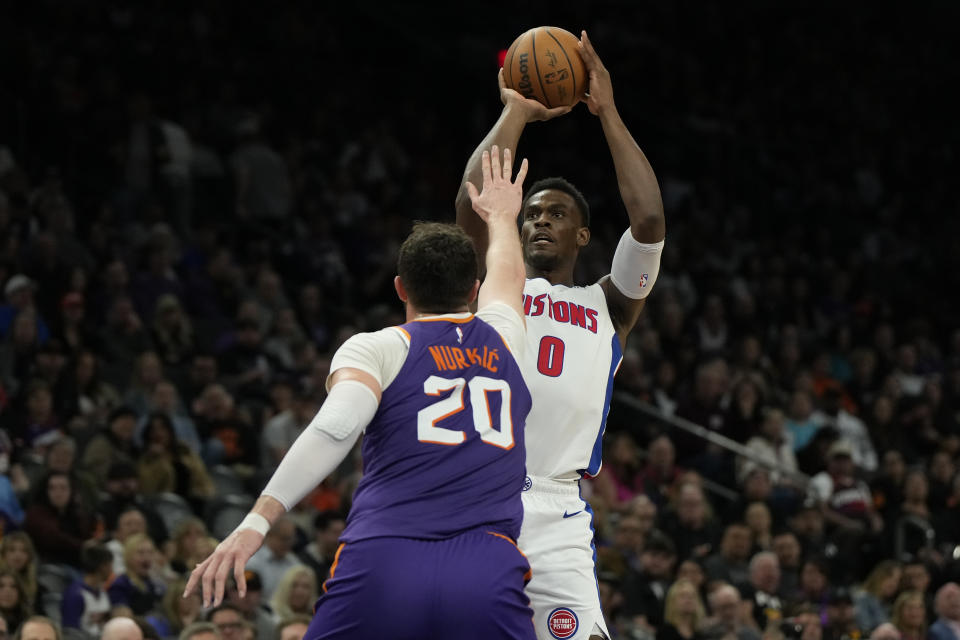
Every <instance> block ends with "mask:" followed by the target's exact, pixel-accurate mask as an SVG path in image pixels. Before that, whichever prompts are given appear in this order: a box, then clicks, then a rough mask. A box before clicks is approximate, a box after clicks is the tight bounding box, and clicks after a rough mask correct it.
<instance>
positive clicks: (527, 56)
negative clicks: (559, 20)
mask: <svg viewBox="0 0 960 640" xmlns="http://www.w3.org/2000/svg"><path fill="white" fill-rule="evenodd" d="M578 42H579V38H577V36H575V35H573V34H572V33H570V32H569V31H567V30H565V29H561V28H559V27H535V28H533V29H530V30H529V31H527V32H525V33H524V34H522V35H521V36H520V37H519V38H517V39H516V40H514V41H513V44H511V45H510V48H509V49H507V56H506V58H505V59H504V62H503V80H504V83H505V84H506V85H507V87H509V88H510V89H513V90H514V91H517V92H519V93H521V94H522V95H523V96H524V97H526V98H534V99H536V100H538V101H539V102H541V103H542V104H544V105H546V106H547V107H550V108H552V107H562V106H569V105H573V104H575V103H576V102H577V100H579V99H580V98H581V96H583V94H584V92H585V91H586V90H587V70H586V67H584V65H583V59H582V58H581V57H580V49H579V46H578V44H577V43H578Z"/></svg>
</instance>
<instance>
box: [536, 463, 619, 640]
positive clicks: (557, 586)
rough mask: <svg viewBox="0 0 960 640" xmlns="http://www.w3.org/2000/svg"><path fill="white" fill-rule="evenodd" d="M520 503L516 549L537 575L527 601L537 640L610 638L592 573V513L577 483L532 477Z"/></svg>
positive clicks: (594, 574) (594, 575) (595, 578)
mask: <svg viewBox="0 0 960 640" xmlns="http://www.w3.org/2000/svg"><path fill="white" fill-rule="evenodd" d="M528 487H529V488H528ZM522 497H523V526H522V528H521V529H520V539H519V540H518V541H517V544H518V546H519V547H520V550H521V551H523V553H524V554H526V556H527V560H528V561H529V562H530V569H531V570H532V572H533V577H532V578H531V579H530V582H529V583H528V584H527V596H529V598H530V606H531V607H532V608H533V622H534V625H535V627H536V630H537V640H571V639H572V640H587V639H588V638H589V637H590V636H591V635H593V634H596V633H597V631H595V629H599V630H600V631H602V632H603V635H605V636H606V637H608V638H609V637H610V633H609V632H608V631H607V625H606V623H605V622H604V621H603V612H602V611H601V610H600V592H599V591H598V590H597V577H596V573H595V569H594V562H595V556H596V552H595V550H594V547H593V510H592V509H590V505H588V504H587V503H586V502H585V501H584V500H583V498H581V497H580V485H579V483H577V482H573V481H569V480H568V481H561V480H549V479H545V478H535V477H534V478H529V477H528V478H527V482H525V483H524V490H523V494H522Z"/></svg>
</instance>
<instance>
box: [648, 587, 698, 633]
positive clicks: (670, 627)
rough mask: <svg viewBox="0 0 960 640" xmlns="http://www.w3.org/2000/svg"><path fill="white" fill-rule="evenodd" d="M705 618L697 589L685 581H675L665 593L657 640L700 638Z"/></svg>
mask: <svg viewBox="0 0 960 640" xmlns="http://www.w3.org/2000/svg"><path fill="white" fill-rule="evenodd" d="M705 618H706V614H705V612H704V608H703V601H701V600H700V594H699V593H698V592H697V588H696V587H695V586H694V585H693V584H692V583H690V582H689V581H687V580H677V581H676V582H674V583H673V585H672V586H671V587H670V589H669V590H668V591H667V596H666V598H665V601H664V612H663V625H661V626H660V628H658V629H657V640H681V639H682V640H694V639H695V638H702V637H703V635H702V633H701V627H702V625H703V622H704V620H705Z"/></svg>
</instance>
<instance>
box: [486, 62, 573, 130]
mask: <svg viewBox="0 0 960 640" xmlns="http://www.w3.org/2000/svg"><path fill="white" fill-rule="evenodd" d="M497 81H498V82H499V83H500V101H501V102H502V103H503V104H504V105H514V106H517V107H519V108H521V109H523V112H524V113H525V114H526V116H527V122H536V121H538V120H551V119H553V118H556V117H557V116H562V115H563V114H565V113H570V110H571V109H572V108H573V107H554V108H552V109H548V108H547V107H546V106H544V105H543V104H542V103H540V102H539V101H538V100H534V99H533V98H524V97H523V94H522V93H520V92H519V91H514V90H513V89H510V88H508V87H507V84H506V82H504V80H503V67H501V68H500V73H499V74H498V75H497Z"/></svg>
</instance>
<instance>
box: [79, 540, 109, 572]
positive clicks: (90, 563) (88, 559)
mask: <svg viewBox="0 0 960 640" xmlns="http://www.w3.org/2000/svg"><path fill="white" fill-rule="evenodd" d="M105 564H110V565H112V564H113V554H112V553H110V550H109V549H107V548H106V547H104V546H103V545H99V544H95V545H91V546H88V547H84V548H83V549H81V550H80V570H81V571H83V572H84V573H93V572H94V571H97V570H98V569H100V567H102V566H103V565H105Z"/></svg>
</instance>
